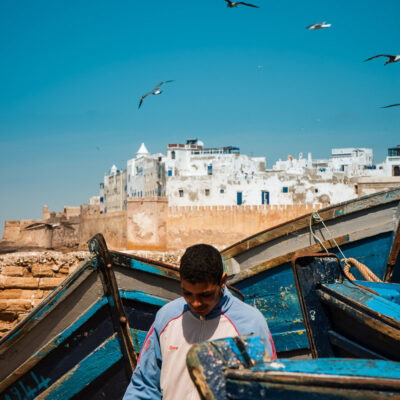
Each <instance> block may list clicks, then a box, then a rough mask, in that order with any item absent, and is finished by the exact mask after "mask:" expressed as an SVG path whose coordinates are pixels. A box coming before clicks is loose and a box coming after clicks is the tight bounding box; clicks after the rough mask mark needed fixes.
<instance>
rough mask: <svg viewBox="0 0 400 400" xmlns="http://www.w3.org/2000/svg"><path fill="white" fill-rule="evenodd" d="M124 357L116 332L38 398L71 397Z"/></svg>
mask: <svg viewBox="0 0 400 400" xmlns="http://www.w3.org/2000/svg"><path fill="white" fill-rule="evenodd" d="M121 358H122V353H121V350H120V348H119V343H118V339H117V337H116V334H114V335H113V336H112V337H111V338H109V339H108V340H107V341H106V342H104V343H103V344H102V345H101V346H99V347H98V348H97V349H96V350H95V351H94V352H93V353H91V354H90V355H88V356H87V357H86V358H84V359H83V360H82V362H81V363H80V364H78V365H77V366H76V367H75V368H73V369H72V370H71V371H69V372H68V373H67V374H65V375H64V376H63V377H62V378H60V379H59V380H58V381H57V382H55V383H54V384H53V385H52V386H51V387H49V388H48V389H47V390H46V391H45V392H43V393H42V394H41V395H40V396H39V397H37V399H47V400H61V399H70V398H72V397H73V396H74V395H76V394H78V393H79V392H80V391H82V390H83V389H84V388H85V387H86V386H88V385H89V384H90V383H91V382H92V381H93V380H94V379H96V378H98V377H100V376H101V375H102V374H103V373H105V372H106V371H107V370H108V369H109V368H111V367H112V366H113V365H114V364H115V363H117V362H118V361H119V360H120V359H121Z"/></svg>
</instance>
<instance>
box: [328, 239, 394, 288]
mask: <svg viewBox="0 0 400 400" xmlns="http://www.w3.org/2000/svg"><path fill="white" fill-rule="evenodd" d="M393 236H394V232H385V233H381V234H379V235H375V236H372V237H369V238H367V239H363V240H357V241H355V242H351V243H350V242H349V243H347V244H344V245H342V246H341V249H342V251H343V253H344V254H345V256H346V257H347V258H350V257H352V258H355V259H356V260H358V261H360V262H361V263H363V264H364V265H366V266H367V267H368V268H369V269H370V270H371V271H372V272H374V274H376V275H377V276H378V277H379V278H381V279H383V276H384V274H385V271H386V266H387V261H388V258H389V254H390V249H391V246H392V241H393ZM329 251H330V252H331V253H333V254H336V255H337V256H338V257H339V258H342V255H341V254H340V252H339V250H338V249H337V248H332V249H330V250H329ZM351 272H352V274H353V275H354V276H355V278H356V279H359V280H364V278H363V276H362V275H361V274H360V273H359V272H358V270H357V269H356V268H352V270H351Z"/></svg>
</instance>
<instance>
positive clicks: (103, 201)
mask: <svg viewBox="0 0 400 400" xmlns="http://www.w3.org/2000/svg"><path fill="white" fill-rule="evenodd" d="M126 190H127V186H126V169H124V170H119V169H118V168H117V166H116V165H113V166H112V167H111V170H110V174H109V175H104V183H103V185H100V212H102V213H103V212H105V213H106V212H111V211H121V210H126V206H127V201H126Z"/></svg>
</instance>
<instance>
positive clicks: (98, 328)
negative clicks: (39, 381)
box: [0, 299, 114, 400]
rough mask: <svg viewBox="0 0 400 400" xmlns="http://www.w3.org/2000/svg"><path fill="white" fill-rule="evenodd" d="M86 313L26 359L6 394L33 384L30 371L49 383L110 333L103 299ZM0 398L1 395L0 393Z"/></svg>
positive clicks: (108, 317)
mask: <svg viewBox="0 0 400 400" xmlns="http://www.w3.org/2000/svg"><path fill="white" fill-rule="evenodd" d="M87 314H89V315H83V316H82V317H81V318H80V319H79V320H78V321H76V322H75V323H74V324H73V325H72V326H70V327H69V328H68V329H67V330H66V331H64V332H63V333H62V334H60V335H58V336H57V337H56V338H55V339H54V340H53V342H52V343H49V344H48V345H46V346H45V348H44V349H43V350H42V351H40V352H38V354H37V355H35V356H33V357H31V359H30V361H28V365H29V363H31V365H30V370H29V372H27V373H25V374H23V375H21V376H19V378H18V380H17V381H16V382H14V383H13V385H12V386H11V387H9V388H8V389H7V391H6V394H8V393H9V392H10V391H11V392H15V388H18V387H19V386H21V385H24V386H25V387H35V382H34V381H33V379H32V376H31V374H32V373H34V374H35V375H36V376H38V377H43V378H44V379H46V381H47V382H48V383H49V384H50V385H51V384H53V383H54V382H55V381H57V380H58V379H59V378H60V377H61V376H63V375H64V374H65V373H67V372H68V371H69V370H70V369H71V368H73V367H74V366H75V365H77V364H79V363H80V362H81V361H82V359H83V358H84V357H85V356H86V355H87V354H90V353H91V352H92V351H94V350H95V349H96V348H97V347H98V346H99V345H101V343H103V342H104V341H105V340H106V339H107V338H109V337H110V336H111V335H112V334H113V333H114V328H113V325H112V322H111V318H110V315H109V309H108V307H106V302H105V301H104V299H103V301H99V302H97V303H96V304H95V305H94V306H93V307H92V308H91V309H90V310H88V312H87ZM55 343H57V345H55ZM42 389H44V388H43V387H42ZM0 399H1V400H4V399H5V398H4V397H2V396H1V395H0Z"/></svg>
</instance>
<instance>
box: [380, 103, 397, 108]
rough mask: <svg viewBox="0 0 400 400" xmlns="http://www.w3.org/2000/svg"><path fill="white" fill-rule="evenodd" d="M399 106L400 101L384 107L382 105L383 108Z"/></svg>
mask: <svg viewBox="0 0 400 400" xmlns="http://www.w3.org/2000/svg"><path fill="white" fill-rule="evenodd" d="M398 106H400V103H398V104H390V105H389V106H384V107H381V108H389V107H398Z"/></svg>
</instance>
